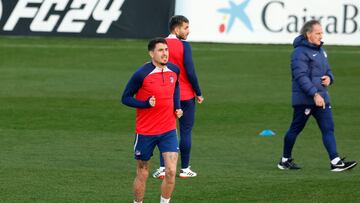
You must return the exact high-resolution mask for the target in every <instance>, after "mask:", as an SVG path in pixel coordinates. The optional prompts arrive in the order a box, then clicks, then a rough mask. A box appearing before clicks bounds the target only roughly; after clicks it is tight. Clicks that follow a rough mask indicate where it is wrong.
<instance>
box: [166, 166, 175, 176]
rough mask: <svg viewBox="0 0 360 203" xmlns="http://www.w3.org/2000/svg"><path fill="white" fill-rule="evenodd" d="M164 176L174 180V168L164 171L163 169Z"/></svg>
mask: <svg viewBox="0 0 360 203" xmlns="http://www.w3.org/2000/svg"><path fill="white" fill-rule="evenodd" d="M165 175H166V176H167V177H168V178H175V175H176V169H175V168H166V169H165Z"/></svg>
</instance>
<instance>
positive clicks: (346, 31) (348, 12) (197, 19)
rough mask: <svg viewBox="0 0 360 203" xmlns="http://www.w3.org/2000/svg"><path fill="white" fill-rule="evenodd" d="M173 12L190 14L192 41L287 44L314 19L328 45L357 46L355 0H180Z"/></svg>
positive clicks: (359, 19) (359, 20)
mask: <svg viewBox="0 0 360 203" xmlns="http://www.w3.org/2000/svg"><path fill="white" fill-rule="evenodd" d="M175 13H176V14H181V15H185V16H186V17H188V18H189V20H190V31H191V34H190V35H189V40H191V41H202V42H229V43H280V44H282V43H286V44H288V43H292V40H293V39H294V37H296V36H297V35H298V34H299V32H300V29H301V26H302V25H303V24H304V22H305V21H308V20H311V19H316V20H320V22H321V24H322V26H323V29H324V39H323V41H324V42H325V43H326V44H339V45H360V1H358V0H331V1H329V0H302V1H294V0H279V1H278V0H274V1H272V0H180V1H176V9H175Z"/></svg>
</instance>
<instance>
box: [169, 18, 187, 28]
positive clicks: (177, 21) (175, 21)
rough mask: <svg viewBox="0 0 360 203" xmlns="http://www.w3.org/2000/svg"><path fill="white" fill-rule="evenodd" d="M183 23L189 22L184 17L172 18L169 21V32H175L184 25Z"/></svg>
mask: <svg viewBox="0 0 360 203" xmlns="http://www.w3.org/2000/svg"><path fill="white" fill-rule="evenodd" d="M183 23H189V20H188V19H187V18H186V17H185V16H182V15H176V16H173V17H171V19H170V21H169V30H170V32H171V31H173V30H174V29H175V28H176V27H177V26H180V25H182V24H183Z"/></svg>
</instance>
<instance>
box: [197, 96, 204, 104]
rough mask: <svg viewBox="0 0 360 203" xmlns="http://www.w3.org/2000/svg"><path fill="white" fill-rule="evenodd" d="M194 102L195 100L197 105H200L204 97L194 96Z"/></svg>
mask: <svg viewBox="0 0 360 203" xmlns="http://www.w3.org/2000/svg"><path fill="white" fill-rule="evenodd" d="M196 100H197V103H199V104H201V103H203V101H204V97H203V96H196Z"/></svg>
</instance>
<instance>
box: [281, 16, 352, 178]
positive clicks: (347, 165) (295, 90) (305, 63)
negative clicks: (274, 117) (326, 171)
mask: <svg viewBox="0 0 360 203" xmlns="http://www.w3.org/2000/svg"><path fill="white" fill-rule="evenodd" d="M322 36H323V31H322V27H321V24H320V22H319V21H317V20H311V21H308V22H306V23H305V24H304V26H303V27H302V29H301V35H300V36H298V37H296V38H295V40H294V43H293V45H294V50H293V53H292V56H291V73H292V105H293V109H294V113H293V120H292V123H291V125H290V128H289V130H288V131H287V133H286V134H285V137H284V151H283V157H282V158H281V160H280V162H279V164H278V168H279V169H282V170H284V169H300V167H299V166H297V165H296V164H295V163H294V160H293V159H292V157H291V151H292V149H293V146H294V144H295V141H296V138H297V136H298V134H299V133H300V132H301V131H302V130H303V129H304V127H305V124H306V122H307V120H308V118H309V117H310V116H311V115H312V116H314V118H315V119H316V121H317V124H318V126H319V128H320V130H321V133H322V140H323V143H324V146H325V148H326V150H327V152H328V155H329V158H330V169H331V171H336V172H338V171H345V170H348V169H351V168H353V167H355V166H356V164H357V163H356V162H355V161H345V160H344V159H341V158H339V155H338V153H337V149H336V141H335V136H334V122H333V118H332V113H331V106H330V98H329V94H328V92H327V87H328V86H329V85H331V84H332V83H333V81H334V76H333V74H332V72H331V70H330V67H329V64H328V61H327V55H326V52H325V51H324V49H323V48H322V44H323V42H322V41H321V39H322Z"/></svg>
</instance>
